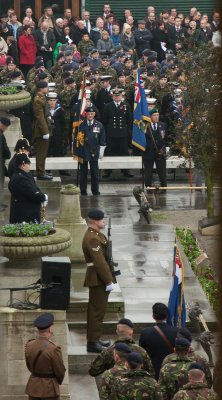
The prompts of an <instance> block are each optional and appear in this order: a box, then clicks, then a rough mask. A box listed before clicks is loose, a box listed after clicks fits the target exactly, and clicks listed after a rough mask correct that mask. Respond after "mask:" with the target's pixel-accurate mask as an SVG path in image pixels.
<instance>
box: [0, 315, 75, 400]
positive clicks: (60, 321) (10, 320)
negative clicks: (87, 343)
mask: <svg viewBox="0 0 222 400" xmlns="http://www.w3.org/2000/svg"><path fill="white" fill-rule="evenodd" d="M47 312H50V310H47ZM42 313H43V311H42V310H40V309H38V310H16V309H13V308H7V307H4V308H3V307H1V308H0V337H1V341H0V352H1V363H0V400H11V399H13V400H27V398H28V396H27V395H26V394H25V386H26V383H27V381H28V378H29V376H30V373H29V371H28V369H27V367H26V364H25V355H24V349H25V343H26V342H27V341H28V340H30V339H35V337H36V330H35V328H34V326H33V321H34V320H35V319H36V318H37V317H38V315H39V314H42ZM52 313H53V314H54V317H55V323H54V326H53V332H54V336H53V338H52V340H53V341H54V342H56V343H57V344H58V345H59V346H61V348H62V355H63V361H64V364H65V366H66V374H65V378H64V381H63V384H62V385H61V387H60V392H61V400H69V399H70V395H69V374H68V354H67V325H66V312H65V311H57V310H53V311H52Z"/></svg>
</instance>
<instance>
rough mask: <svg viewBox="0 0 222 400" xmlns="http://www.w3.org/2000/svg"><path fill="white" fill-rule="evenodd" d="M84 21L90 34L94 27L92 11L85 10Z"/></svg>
mask: <svg viewBox="0 0 222 400" xmlns="http://www.w3.org/2000/svg"><path fill="white" fill-rule="evenodd" d="M82 21H83V22H84V26H85V28H86V29H87V32H88V33H89V34H90V32H91V29H92V28H93V25H94V24H93V22H92V21H91V20H90V12H89V11H86V10H85V11H83V13H82Z"/></svg>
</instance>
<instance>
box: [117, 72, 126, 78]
mask: <svg viewBox="0 0 222 400" xmlns="http://www.w3.org/2000/svg"><path fill="white" fill-rule="evenodd" d="M120 76H126V75H125V72H124V71H120V72H118V78H119V77H120Z"/></svg>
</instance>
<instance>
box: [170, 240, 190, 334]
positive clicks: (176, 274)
mask: <svg viewBox="0 0 222 400" xmlns="http://www.w3.org/2000/svg"><path fill="white" fill-rule="evenodd" d="M172 278H173V282H172V283H173V284H172V288H171V291H170V296H169V302H168V309H169V315H168V321H167V322H168V323H169V324H170V325H173V326H177V327H178V328H184V327H185V324H186V306H185V299H184V266H183V262H182V259H181V256H180V252H179V249H178V247H177V245H176V243H175V247H174V270H173V274H172Z"/></svg>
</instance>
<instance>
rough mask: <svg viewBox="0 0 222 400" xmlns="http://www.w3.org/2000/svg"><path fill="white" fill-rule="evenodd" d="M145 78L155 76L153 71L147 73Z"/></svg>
mask: <svg viewBox="0 0 222 400" xmlns="http://www.w3.org/2000/svg"><path fill="white" fill-rule="evenodd" d="M147 76H155V72H154V71H147Z"/></svg>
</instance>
